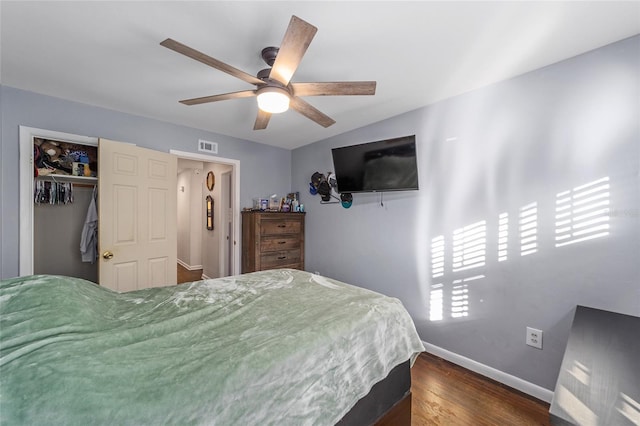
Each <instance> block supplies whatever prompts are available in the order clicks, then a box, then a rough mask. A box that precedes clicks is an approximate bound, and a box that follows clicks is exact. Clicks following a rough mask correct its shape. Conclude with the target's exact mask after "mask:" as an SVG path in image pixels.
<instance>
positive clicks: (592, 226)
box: [556, 177, 610, 247]
mask: <svg viewBox="0 0 640 426" xmlns="http://www.w3.org/2000/svg"><path fill="white" fill-rule="evenodd" d="M609 214H610V209H609V178H608V177H605V178H602V179H598V180H596V181H593V182H590V183H587V184H585V185H581V186H577V187H575V188H573V189H572V190H570V191H564V192H560V193H559V194H557V195H556V247H562V246H566V245H569V244H575V243H579V242H581V241H587V240H592V239H594V238H600V237H606V236H607V235H609Z"/></svg>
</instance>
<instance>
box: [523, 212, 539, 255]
mask: <svg viewBox="0 0 640 426" xmlns="http://www.w3.org/2000/svg"><path fill="white" fill-rule="evenodd" d="M537 251H538V203H537V202H534V203H531V204H527V205H526V206H523V207H521V208H520V256H526V255H528V254H533V253H535V252H537Z"/></svg>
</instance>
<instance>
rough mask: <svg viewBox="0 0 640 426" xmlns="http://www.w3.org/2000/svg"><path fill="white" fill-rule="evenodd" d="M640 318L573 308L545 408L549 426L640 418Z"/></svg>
mask: <svg viewBox="0 0 640 426" xmlns="http://www.w3.org/2000/svg"><path fill="white" fill-rule="evenodd" d="M639 337H640V317H634V316H631V315H624V314H618V313H614V312H607V311H603V310H600V309H593V308H587V307H584V306H578V307H577V308H576V312H575V316H574V318H573V324H572V326H571V333H570V335H569V341H568V342H567V348H566V350H565V354H564V358H563V360H562V366H561V368H560V374H559V376H558V382H557V383H556V389H555V392H554V395H553V401H552V402H551V407H550V409H549V414H550V420H551V424H552V425H562V426H564V425H596V424H598V425H607V426H615V425H625V426H628V425H633V424H638V419H640V339H639Z"/></svg>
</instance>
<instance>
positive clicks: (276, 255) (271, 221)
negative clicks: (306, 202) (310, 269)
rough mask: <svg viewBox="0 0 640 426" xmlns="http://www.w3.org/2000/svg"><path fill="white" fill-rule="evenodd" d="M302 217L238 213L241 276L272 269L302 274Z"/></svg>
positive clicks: (273, 213) (298, 214)
mask: <svg viewBox="0 0 640 426" xmlns="http://www.w3.org/2000/svg"><path fill="white" fill-rule="evenodd" d="M304 215H305V213H278V212H261V211H243V212H242V273H243V274H244V273H246V272H254V271H264V270H267V269H276V268H293V269H300V270H304Z"/></svg>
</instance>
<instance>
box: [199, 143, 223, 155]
mask: <svg viewBox="0 0 640 426" xmlns="http://www.w3.org/2000/svg"><path fill="white" fill-rule="evenodd" d="M198 151H202V152H207V153H209V154H217V153H218V143H217V142H211V141H205V140H204V139H199V140H198Z"/></svg>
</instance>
